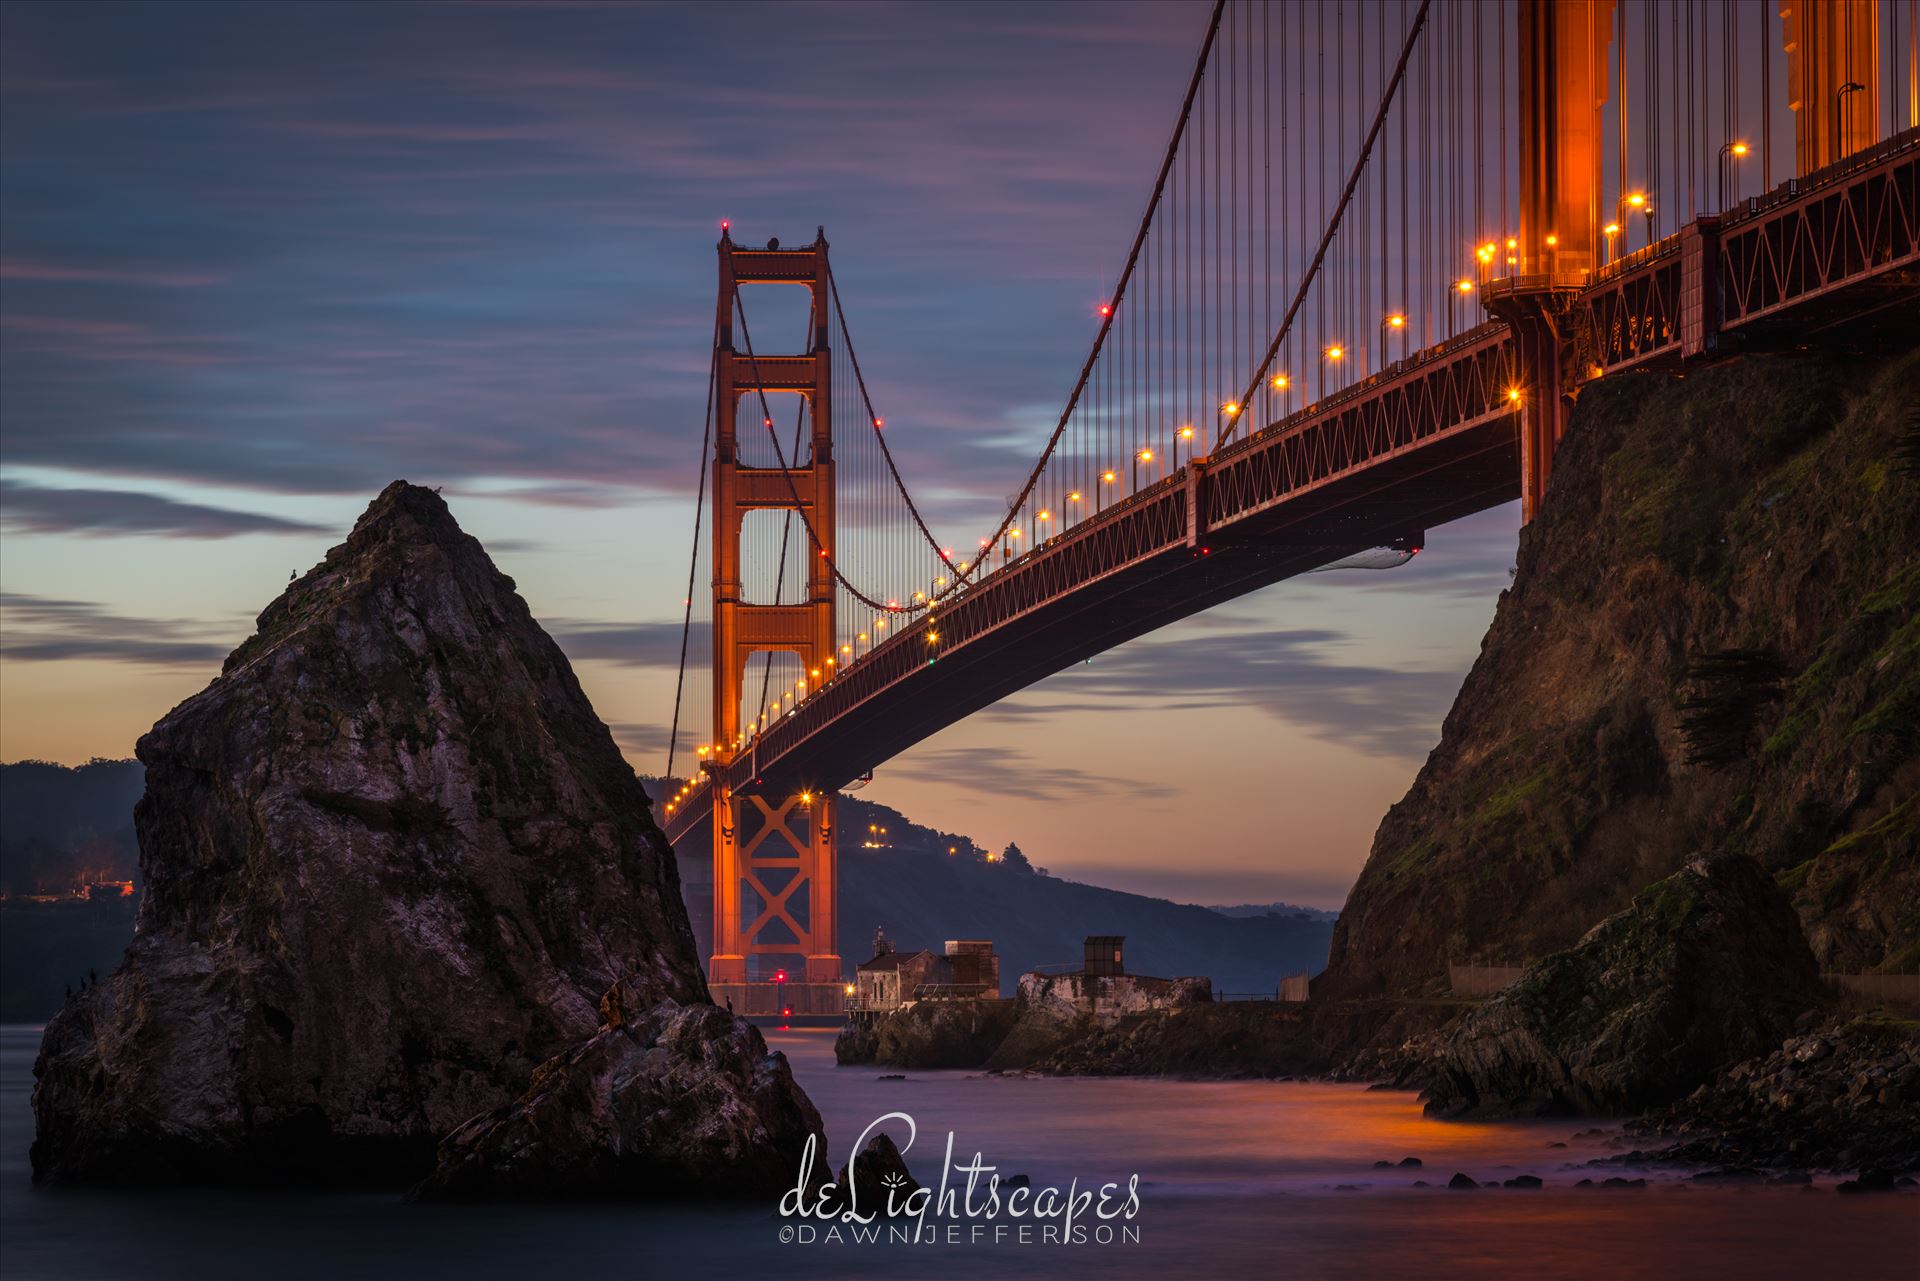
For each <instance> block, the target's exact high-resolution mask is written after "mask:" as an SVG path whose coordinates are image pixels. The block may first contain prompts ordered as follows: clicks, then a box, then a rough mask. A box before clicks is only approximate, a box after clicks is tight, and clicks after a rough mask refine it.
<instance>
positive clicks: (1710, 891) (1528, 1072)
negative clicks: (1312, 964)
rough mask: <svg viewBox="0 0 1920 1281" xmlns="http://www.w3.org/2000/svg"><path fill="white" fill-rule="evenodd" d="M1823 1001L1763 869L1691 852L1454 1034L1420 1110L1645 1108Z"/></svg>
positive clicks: (1794, 926) (1437, 1059) (1787, 1029)
mask: <svg viewBox="0 0 1920 1281" xmlns="http://www.w3.org/2000/svg"><path fill="white" fill-rule="evenodd" d="M1824 999H1825V993H1824V992H1823V991H1822V989H1821V986H1820V975H1819V971H1818V970H1817V969H1816V968H1815V966H1814V961H1813V953H1812V952H1811V951H1809V950H1808V948H1807V943H1806V940H1805V938H1803V937H1802V936H1801V932H1800V923H1799V922H1798V921H1797V920H1796V919H1795V917H1794V912H1793V909H1792V908H1791V907H1790V906H1789V905H1788V903H1787V901H1786V896H1785V895H1784V894H1782V893H1781V891H1780V889H1779V887H1778V886H1776V885H1775V884H1774V883H1773V880H1772V878H1771V877H1769V876H1768V875H1767V873H1766V872H1765V870H1764V869H1762V868H1761V867H1760V865H1759V864H1758V863H1756V862H1754V861H1753V860H1752V859H1750V858H1747V857H1745V856H1744V855H1729V856H1723V857H1720V858H1713V859H1695V860H1693V861H1691V862H1689V863H1688V864H1687V866H1686V867H1684V868H1682V869H1681V870H1680V871H1678V872H1676V873H1674V874H1673V875H1672V876H1669V877H1667V878H1666V879H1664V880H1661V881H1656V882H1655V883H1654V884H1653V885H1650V886H1648V887H1647V888H1646V889H1645V890H1644V891H1642V892H1641V893H1640V895H1639V896H1638V897H1636V898H1635V899H1634V902H1633V906H1632V907H1630V908H1628V909H1627V910H1626V911H1624V912H1621V913H1619V914H1618V915H1616V916H1611V917H1608V918H1607V919H1606V920H1604V921H1602V922H1601V923H1600V924H1598V925H1596V926H1594V927H1593V929H1592V930H1591V931H1589V932H1588V933H1587V936H1586V937H1585V938H1583V939H1581V940H1580V942H1579V943H1578V944H1576V945H1575V946H1574V947H1572V948H1570V949H1568V950H1567V951H1565V952H1558V953H1555V954H1554V955H1552V956H1549V957H1547V958H1546V959H1545V960H1542V961H1541V962H1540V963H1538V964H1537V965H1534V966H1532V967H1530V968H1529V969H1528V970H1527V972H1526V973H1525V974H1524V975H1523V976H1522V977H1521V978H1520V980H1519V981H1518V982H1516V983H1514V984H1513V985H1512V986H1510V987H1508V988H1507V989H1506V990H1505V991H1503V992H1501V993H1499V994H1498V995H1496V996H1494V997H1493V998H1492V999H1491V1000H1489V1001H1487V1002H1486V1003H1485V1004H1484V1005H1481V1006H1479V1007H1478V1008H1476V1009H1474V1010H1473V1011H1472V1012H1470V1013H1468V1014H1467V1015H1466V1016H1465V1017H1463V1018H1462V1019H1461V1020H1460V1021H1459V1022H1458V1023H1457V1024H1456V1025H1454V1026H1453V1027H1452V1028H1451V1029H1449V1030H1448V1032H1447V1033H1446V1035H1445V1036H1444V1038H1443V1039H1442V1040H1441V1041H1440V1043H1439V1046H1438V1048H1437V1051H1436V1053H1435V1054H1434V1055H1433V1057H1432V1059H1431V1061H1430V1062H1429V1064H1428V1065H1427V1068H1426V1070H1425V1073H1424V1075H1425V1077H1426V1079H1427V1080H1428V1082H1429V1083H1430V1084H1429V1089H1428V1099H1429V1110H1430V1111H1434V1112H1440V1113H1443V1114H1447V1115H1461V1114H1465V1113H1475V1112H1478V1113H1493V1114H1506V1113H1514V1112H1518V1113H1527V1114H1544V1113H1554V1112H1599V1113H1627V1112H1639V1111H1642V1110H1644V1109H1646V1108H1649V1107H1654V1106H1658V1105H1660V1104H1665V1103H1671V1102H1673V1101H1674V1100H1675V1099H1678V1098H1680V1097H1681V1096H1683V1095H1685V1094H1687V1093H1688V1092H1689V1091H1691V1090H1693V1089H1694V1088H1696V1087H1697V1086H1700V1085H1704V1084H1705V1083H1707V1082H1708V1081H1711V1080H1712V1079H1713V1078H1714V1074H1715V1072H1716V1071H1717V1070H1718V1069H1719V1068H1720V1067H1721V1066H1723V1065H1725V1064H1729V1063H1734V1062H1737V1061H1739V1060H1741V1059H1745V1058H1749V1057H1751V1056H1754V1055H1759V1054H1765V1053H1767V1052H1768V1051H1769V1050H1771V1049H1773V1048H1774V1047H1775V1046H1777V1045H1779V1044H1780V1042H1781V1041H1782V1040H1783V1039H1784V1038H1785V1037H1786V1036H1787V1035H1788V1034H1789V1033H1791V1032H1792V1031H1793V1029H1794V1026H1795V1023H1796V1022H1797V1021H1798V1020H1799V1019H1800V1017H1801V1016H1802V1015H1804V1014H1806V1013H1807V1012H1808V1011H1810V1010H1813V1009H1815V1008H1817V1007H1818V1006H1819V1005H1821V1004H1822V1002H1823V1000H1824Z"/></svg>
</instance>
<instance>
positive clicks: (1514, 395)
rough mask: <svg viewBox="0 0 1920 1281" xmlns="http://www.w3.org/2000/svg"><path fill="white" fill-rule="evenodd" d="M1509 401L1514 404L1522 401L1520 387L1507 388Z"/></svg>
mask: <svg viewBox="0 0 1920 1281" xmlns="http://www.w3.org/2000/svg"><path fill="white" fill-rule="evenodd" d="M1507 403H1508V404H1512V405H1517V404H1519V403H1520V389H1519V388H1518V387H1509V388H1507Z"/></svg>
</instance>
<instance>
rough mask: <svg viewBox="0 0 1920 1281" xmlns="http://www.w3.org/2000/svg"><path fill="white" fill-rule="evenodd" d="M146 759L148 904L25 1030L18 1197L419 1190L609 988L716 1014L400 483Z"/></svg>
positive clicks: (563, 733)
mask: <svg viewBox="0 0 1920 1281" xmlns="http://www.w3.org/2000/svg"><path fill="white" fill-rule="evenodd" d="M139 756H140V759H141V761H142V762H143V763H144V764H145V765H146V785H147V790H146V796H145V797H144V799H142V800H141V802H140V804H139V807H138V809H137V810H136V812H135V826H136V828H137V830H138V834H139V838H140V866H141V871H142V874H143V876H144V879H145V884H146V894H145V897H144V899H143V900H142V902H141V905H140V915H139V922H138V926H137V929H136V933H135V937H134V940H133V943H132V944H131V946H130V947H129V948H128V951H127V955H126V959H125V960H124V961H123V962H122V964H121V966H120V968H119V970H117V971H116V972H115V974H114V975H113V977H112V978H111V979H110V980H109V981H107V982H105V983H102V984H99V985H97V986H95V987H93V988H91V989H90V990H88V991H86V992H83V993H81V994H80V995H79V996H77V997H76V998H74V999H73V1000H72V1001H71V1002H70V1003H69V1004H68V1005H67V1007H66V1008H65V1009H64V1010H62V1011H61V1012H60V1014H59V1015H58V1016H57V1017H55V1018H54V1019H53V1020H52V1022H51V1023H49V1024H48V1026H47V1031H46V1035H45V1038H44V1040H43V1042H42V1045H41V1051H40V1058H39V1061H38V1062H37V1063H36V1064H35V1067H34V1074H35V1076H36V1078H37V1085H36V1086H35V1089H34V1097H33V1107H34V1115H35V1120H36V1126H37V1137H36V1139H35V1142H34V1145H33V1167H34V1171H35V1175H36V1177H38V1178H41V1179H54V1180H97V1179H199V1178H235V1179H237V1178H261V1177H265V1178H316V1177H317V1178H326V1177H336V1178H338V1177H344V1178H363V1177H373V1178H380V1179H385V1180H397V1179H411V1178H417V1177H419V1176H420V1175H422V1174H424V1173H425V1172H426V1171H427V1170H428V1169H429V1168H431V1164H432V1158H433V1152H434V1145H435V1143H436V1142H437V1141H438V1140H439V1139H440V1137H441V1136H442V1135H444V1134H446V1133H447V1132H448V1131H450V1130H452V1129H453V1128H454V1127H455V1126H457V1125H459V1124H460V1123H461V1122H463V1121H466V1120H467V1119H468V1118H469V1117H472V1116H474V1115H475V1114H476V1113H480V1112H484V1111H486V1110H488V1109H490V1108H494V1107H497V1106H499V1105H500V1104H502V1103H504V1102H506V1101H507V1100H509V1099H511V1098H513V1097H514V1096H516V1095H518V1094H519V1093H521V1091H522V1090H524V1089H525V1088H526V1083H527V1078H528V1074H529V1073H530V1072H531V1071H532V1069H533V1067H534V1066H535V1065H536V1064H538V1063H541V1062H542V1061H544V1060H546V1059H548V1058H550V1057H551V1056H553V1055H554V1054H556V1053H557V1052H559V1051H561V1050H562V1049H564V1048H565V1047H567V1046H569V1045H573V1044H575V1043H577V1042H579V1041H581V1040H583V1039H585V1038H587V1037H590V1036H592V1035H593V1034H594V1031H595V1029H596V1028H597V1027H598V1026H599V1018H598V1016H597V1014H596V1010H595V1005H596V1002H597V1001H598V1000H599V998H600V996H601V994H602V993H603V992H605V991H606V990H607V989H608V988H609V987H610V986H611V985H613V984H614V983H615V982H616V981H620V982H623V983H624V984H625V986H626V989H627V991H628V993H629V997H630V999H631V1000H632V1001H634V1002H635V1003H636V1004H639V1005H642V1006H651V1005H654V1004H657V1003H659V1002H661V1001H669V1000H671V1001H679V1002H705V1001H706V1000H707V991H706V985H705V982H704V980H703V978H702V976H701V971H700V965H699V960H698V955H697V953H696V951H695V947H694V942H693V936H692V932H691V930H690V929H689V927H688V924H687V917H686V913H685V910H684V909H683V908H682V906H681V902H680V890H679V877H678V872H677V871H676V869H675V866H674V861H673V857H672V854H671V852H670V851H669V850H668V848H667V846H666V844H665V842H664V841H663V839H662V838H661V835H660V832H659V829H658V828H657V827H656V826H655V824H654V822H653V820H652V817H651V815H650V812H649V805H648V800H647V797H646V794H645V793H644V792H643V790H642V789H641V786H640V783H639V780H638V779H636V778H635V777H634V773H633V770H632V769H631V768H630V767H629V766H628V765H627V763H626V762H625V761H624V760H623V759H621V756H620V752H619V750H618V749H617V748H616V747H615V746H614V743H613V738H612V736H611V735H610V734H609V733H608V731H607V728H606V726H605V725H603V724H602V723H601V722H600V720H599V718H598V717H596V716H595V715H594V711H593V708H592V706H591V705H590V704H589V703H588V702H587V699H586V696H585V695H584V694H583V693H582V692H581V690H580V686H579V683H578V682H577V681H576V680H575V679H574V675H573V671H572V669H571V668H570V667H569V666H568V664H567V660H566V658H565V656H564V655H562V653H561V652H560V649H559V647H558V646H557V645H555V644H554V642H553V640H552V639H551V638H550V637H548V636H547V634H546V633H545V632H544V631H542V630H541V628H540V626H539V624H537V623H536V622H535V621H534V619H533V616H532V615H531V614H530V613H529V612H528V610H527V606H526V603H525V602H524V601H522V600H521V599H520V597H519V596H518V595H517V594H515V592H514V586H513V582H512V580H510V579H508V578H507V577H506V576H504V575H503V574H501V573H500V572H499V571H498V570H496V569H495V568H494V566H493V563H492V562H491V561H490V560H489V559H488V558H487V555H486V553H485V551H483V550H482V549H481V546H480V544H479V543H478V542H477V541H475V540H474V539H473V538H472V537H470V536H469V535H467V534H465V533H463V532H461V530H460V527H459V526H458V525H457V524H456V523H455V522H454V519H453V517H452V516H451V515H450V514H449V513H448V511H447V508H446V506H445V504H444V503H442V502H441V500H440V498H439V497H438V496H437V495H436V494H434V493H433V492H432V491H430V490H427V489H422V488H419V487H417V486H413V485H408V484H406V483H404V482H395V483H394V484H393V485H390V486H389V487H388V488H387V489H386V490H385V492H383V493H382V494H381V495H380V496H379V498H378V499H376V500H375V501H374V503H373V505H372V506H371V507H369V508H368V509H367V512H366V514H365V515H364V516H362V517H361V519H360V522H359V524H358V525H356V526H355V528H354V530H353V533H352V535H351V536H350V537H349V538H348V539H347V541H346V542H345V543H343V544H341V545H340V546H338V547H335V548H334V549H332V550H331V551H329V552H328V553H327V556H326V559H325V560H324V561H323V562H322V563H321V564H320V565H319V566H318V567H316V568H315V569H313V570H311V571H310V572H308V573H307V574H306V575H304V576H303V577H301V578H300V579H299V580H298V581H297V582H294V583H292V584H290V585H289V586H288V588H287V590H286V592H285V594H283V595H282V596H281V597H280V598H279V599H278V600H276V601H274V602H273V604H271V605H269V606H268V607H267V609H266V611H265V612H264V613H262V614H261V615H260V620H259V630H258V631H257V632H256V633H255V635H254V636H253V637H252V638H251V639H249V640H248V641H247V642H246V643H245V644H243V645H241V646H240V648H239V649H237V650H235V651H234V652H233V654H232V655H231V656H230V657H229V658H228V659H227V662H226V665H225V667H224V668H223V669H222V670H221V673H220V676H219V677H218V678H217V679H216V680H214V682H213V683H212V684H211V685H209V686H208V687H207V688H206V689H205V690H203V691H201V692H200V693H199V694H197V695H195V696H194V697H193V698H190V699H188V700H187V701H186V702H184V703H182V704H181V705H180V706H179V707H177V708H175V709H174V710H173V711H171V712H169V713H168V714H167V715H166V716H165V717H164V718H163V719H162V720H161V721H160V722H159V723H158V724H157V725H155V726H154V727H153V730H152V731H151V732H150V733H148V734H147V735H146V736H145V737H143V738H142V739H141V740H140V745H139ZM713 1017H714V1012H712V1011H705V1012H700V1011H694V1012H689V1013H688V1014H687V1015H686V1018H687V1020H689V1023H688V1026H689V1027H692V1026H694V1025H695V1024H699V1026H701V1027H703V1028H704V1026H705V1025H704V1023H699V1021H700V1020H711V1019H712V1018H713ZM720 1017H722V1018H724V1016H720ZM676 1026H679V1025H678V1024H676ZM733 1035H735V1036H739V1035H741V1034H740V1033H738V1032H737V1031H736V1032H735V1033H734V1034H733ZM753 1040H754V1041H755V1042H757V1040H758V1038H757V1036H756V1037H754V1038H753ZM756 1070H757V1069H756Z"/></svg>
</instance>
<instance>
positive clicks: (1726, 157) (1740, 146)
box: [1714, 142, 1747, 210]
mask: <svg viewBox="0 0 1920 1281" xmlns="http://www.w3.org/2000/svg"><path fill="white" fill-rule="evenodd" d="M1746 154H1747V144H1746V143H1744V142H1728V143H1723V144H1721V147H1720V156H1719V159H1718V161H1717V162H1716V163H1715V166H1714V167H1715V169H1716V171H1717V173H1716V176H1717V177H1718V178H1719V180H1720V208H1721V209H1722V210H1724V209H1726V207H1727V172H1728V171H1729V170H1731V169H1732V168H1733V166H1734V165H1736V164H1738V163H1739V161H1740V157H1742V156H1744V155H1746ZM1733 194H1734V196H1735V197H1736V198H1737V197H1738V196H1739V194H1740V183H1739V180H1738V174H1737V173H1736V174H1735V181H1734V184H1733Z"/></svg>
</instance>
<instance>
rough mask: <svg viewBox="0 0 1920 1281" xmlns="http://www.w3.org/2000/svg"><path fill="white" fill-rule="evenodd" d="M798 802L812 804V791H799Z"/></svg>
mask: <svg viewBox="0 0 1920 1281" xmlns="http://www.w3.org/2000/svg"><path fill="white" fill-rule="evenodd" d="M800 803H801V804H802V805H811V804H813V793H812V792H802V793H800Z"/></svg>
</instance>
